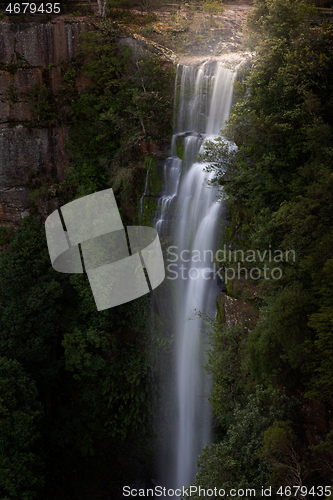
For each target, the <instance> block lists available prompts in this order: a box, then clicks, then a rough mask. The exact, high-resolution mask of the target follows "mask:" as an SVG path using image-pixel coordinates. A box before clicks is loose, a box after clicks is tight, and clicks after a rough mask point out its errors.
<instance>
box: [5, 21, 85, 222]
mask: <svg viewBox="0 0 333 500" xmlns="http://www.w3.org/2000/svg"><path fill="white" fill-rule="evenodd" d="M87 28H88V29H91V27H90V26H89V25H87V24H86V23H84V22H81V23H75V24H66V23H65V21H64V20H63V19H59V20H55V21H53V22H52V23H48V24H36V23H22V24H9V23H5V22H2V23H0V225H13V226H17V225H19V223H20V220H21V218H22V217H25V216H26V215H28V211H27V209H28V206H29V189H28V188H27V182H28V179H29V176H31V174H32V173H34V172H38V173H39V174H40V175H41V176H52V177H55V178H57V179H58V180H62V178H63V174H64V167H65V166H66V165H67V164H68V162H69V157H68V153H67V152H66V148H65V143H66V139H67V136H68V127H66V126H61V127H58V128H53V129H46V128H44V129H36V128H32V127H31V126H30V125H31V124H30V123H29V122H30V121H31V119H32V116H31V103H30V102H29V94H30V93H31V90H32V89H33V84H35V83H38V84H43V83H46V82H47V84H48V85H49V86H50V88H51V89H52V91H53V92H55V93H56V92H58V91H59V90H60V88H61V84H62V73H63V71H64V68H65V65H66V64H68V63H70V62H71V60H72V58H73V56H74V54H75V53H76V51H77V48H78V44H79V35H80V33H81V32H82V30H84V29H87ZM85 83H86V79H85V77H84V75H79V76H78V77H77V78H76V80H75V86H76V88H77V90H78V91H81V90H83V88H84V86H85Z"/></svg>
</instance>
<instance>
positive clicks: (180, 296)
mask: <svg viewBox="0 0 333 500" xmlns="http://www.w3.org/2000/svg"><path fill="white" fill-rule="evenodd" d="M212 73H213V74H212ZM233 77H234V73H232V72H231V71H229V70H228V69H225V68H223V67H221V66H220V65H218V64H217V65H216V67H215V68H214V71H213V72H212V71H211V69H210V68H208V67H207V66H205V65H204V66H202V67H201V68H200V69H198V70H195V69H194V68H193V67H191V66H187V67H186V66H185V67H181V66H179V67H178V70H177V77H176V83H175V91H176V96H175V103H176V104H175V128H176V134H175V135H174V137H173V140H172V154H171V157H170V158H169V159H168V160H167V161H166V163H165V166H164V179H165V191H164V196H162V197H161V199H160V201H159V207H158V214H159V219H158V220H157V221H156V224H155V226H156V229H157V231H158V232H159V233H160V235H162V236H164V235H168V237H169V239H170V237H171V240H172V242H173V243H172V244H173V245H175V246H176V247H177V249H175V248H173V252H174V253H176V254H177V256H178V261H177V262H176V263H175V264H173V267H172V270H173V271H174V273H175V272H177V273H178V275H179V276H178V279H177V282H176V283H177V284H176V289H177V294H176V295H177V297H176V299H175V301H174V317H175V326H174V330H175V332H174V333H175V340H176V342H175V357H176V358H175V360H176V388H175V390H176V392H177V412H178V416H177V432H176V436H175V439H174V440H173V444H172V446H173V452H172V455H173V461H174V467H173V473H172V476H173V477H171V478H169V481H168V483H169V484H170V487H172V488H182V487H183V486H185V487H187V486H188V485H189V484H190V483H191V482H193V480H194V478H195V473H196V470H197V469H196V462H197V460H198V455H199V454H200V453H201V450H202V448H203V446H205V445H206V444H209V442H210V432H211V422H210V407H209V403H208V392H209V387H210V382H209V380H208V378H207V376H206V375H205V373H204V371H203V369H202V365H203V364H204V363H205V357H204V334H203V331H202V330H203V322H202V319H201V318H200V317H198V316H196V315H195V314H194V311H195V310H196V311H200V312H203V313H208V314H214V310H215V300H216V295H217V292H218V287H217V284H216V280H214V279H213V273H212V272H210V271H209V270H208V268H209V269H211V270H212V269H213V261H212V257H211V256H212V254H213V253H215V251H216V249H217V245H218V240H219V236H220V229H219V228H220V226H221V223H220V214H221V205H220V204H218V203H216V194H217V193H216V190H215V189H213V188H208V187H207V185H206V183H205V181H206V179H207V178H209V176H212V175H213V174H208V173H207V172H205V171H204V170H203V168H204V165H203V164H200V163H196V162H195V157H196V155H197V153H198V151H199V149H200V147H201V144H202V142H203V139H204V138H206V139H207V138H213V137H214V136H215V137H216V136H217V135H218V134H219V132H220V130H221V128H222V127H223V122H224V120H226V119H228V116H229V111H230V107H231V101H232V83H233ZM177 144H178V152H179V151H180V149H181V150H182V157H183V160H181V159H180V158H179V157H178V156H177ZM180 144H181V145H182V148H180ZM205 251H206V254H205ZM181 252H183V253H181ZM205 255H206V258H205V257H204V256H205ZM181 256H182V257H183V258H182V257H181ZM191 256H192V260H191ZM173 259H174V260H175V259H176V257H173ZM167 264H168V262H167ZM204 269H205V270H204ZM174 273H173V274H172V277H175V274H174ZM166 275H167V277H168V275H170V273H168V271H167V273H166ZM191 317H192V319H189V318H191Z"/></svg>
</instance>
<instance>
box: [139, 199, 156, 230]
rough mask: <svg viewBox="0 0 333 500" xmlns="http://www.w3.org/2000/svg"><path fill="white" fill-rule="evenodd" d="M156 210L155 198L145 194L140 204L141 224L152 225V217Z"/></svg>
mask: <svg viewBox="0 0 333 500" xmlns="http://www.w3.org/2000/svg"><path fill="white" fill-rule="evenodd" d="M156 210H157V198H156V197H150V196H145V197H144V199H143V204H142V225H143V226H151V227H153V218H154V215H155V212H156Z"/></svg>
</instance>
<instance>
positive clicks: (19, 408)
mask: <svg viewBox="0 0 333 500" xmlns="http://www.w3.org/2000/svg"><path fill="white" fill-rule="evenodd" d="M0 395H1V397H0V495H1V499H2V500H32V499H33V498H36V495H37V493H38V491H39V490H40V489H41V488H42V486H43V476H42V467H41V466H42V463H41V460H40V459H39V457H38V454H36V444H37V440H38V438H39V437H40V434H39V432H38V430H37V424H38V423H39V420H40V418H41V416H42V405H41V403H40V402H39V401H38V394H37V390H36V386H35V384H34V382H33V381H32V380H30V378H29V377H28V376H27V375H26V373H25V372H24V370H23V368H22V366H21V365H20V363H18V361H16V360H11V359H7V358H4V357H1V358H0Z"/></svg>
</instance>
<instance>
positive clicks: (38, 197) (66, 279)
mask: <svg viewBox="0 0 333 500" xmlns="http://www.w3.org/2000/svg"><path fill="white" fill-rule="evenodd" d="M119 34H120V31H119V29H118V28H116V27H114V25H113V24H112V23H108V22H105V23H103V24H102V25H101V26H100V29H98V30H93V31H91V32H86V33H84V34H83V36H82V43H81V51H80V53H79V54H78V56H77V58H76V59H75V60H74V61H73V62H72V63H71V64H70V65H68V66H67V67H63V68H62V70H63V75H64V78H63V86H62V88H61V90H60V92H59V93H58V94H53V92H52V91H51V89H50V87H49V86H48V85H47V84H44V85H36V86H35V88H34V90H33V93H32V96H31V101H32V111H33V117H34V118H33V121H32V123H31V124H30V125H31V126H38V127H54V126H56V125H57V124H59V123H67V124H68V125H70V144H69V148H70V153H71V158H72V163H71V167H70V168H69V169H68V170H67V171H66V175H65V180H64V181H63V182H59V180H57V179H48V178H47V179H45V178H41V177H39V176H31V178H30V181H29V186H30V187H31V188H32V202H33V204H32V214H34V215H31V216H30V217H29V218H26V219H25V220H24V221H23V224H22V227H21V228H19V229H17V230H16V232H12V231H3V232H2V233H1V242H2V244H8V242H9V240H11V242H10V248H9V251H3V252H2V253H1V255H0V288H1V294H0V301H1V309H0V396H1V398H0V448H1V451H0V453H1V458H0V469H1V470H0V498H1V500H14V499H15V500H30V499H35V498H37V499H43V500H44V499H46V498H47V499H48V500H52V499H57V500H60V499H61V500H65V499H70V500H74V499H78V500H84V499H88V498H95V495H99V494H101V495H104V497H105V495H106V496H107V495H108V494H110V493H111V494H112V495H113V496H114V495H117V494H118V493H117V492H118V490H119V489H120V488H121V486H122V485H124V484H130V483H131V482H132V481H134V480H135V479H137V478H138V477H139V478H140V477H142V478H143V479H144V478H145V477H146V475H148V477H151V474H152V473H151V471H150V469H151V468H152V467H153V465H152V464H153V462H152V459H153V456H154V454H153V450H152V439H151V434H152V427H153V426H152V414H153V411H154V408H155V406H156V402H157V401H158V396H159V380H158V361H159V359H160V351H162V352H163V356H164V358H165V356H166V355H167V348H166V347H165V343H163V342H159V336H161V338H162V340H164V338H163V337H162V335H161V332H160V330H159V329H158V328H156V329H155V330H154V337H150V336H149V332H148V327H147V325H148V324H149V321H148V315H149V310H150V299H149V297H148V295H146V296H143V297H141V298H139V299H137V300H135V301H132V302H131V303H128V304H125V305H123V306H119V307H117V308H113V309H108V310H105V311H101V312H98V311H97V310H96V306H95V302H94V299H93V296H92V293H91V289H90V286H89V283H88V280H87V278H86V276H85V275H66V274H61V273H57V272H56V271H54V270H53V269H52V267H51V265H50V259H49V255H48V250H47V245H46V238H45V229H44V225H43V217H42V216H41V215H44V213H45V212H44V211H43V210H41V208H43V209H45V207H49V210H50V211H52V210H54V207H55V206H57V203H58V204H59V203H60V204H64V203H65V202H67V201H70V200H72V199H74V198H75V197H80V196H83V195H85V194H89V193H92V192H95V191H98V190H101V189H105V188H108V187H110V186H111V187H113V189H114V192H115V195H116V198H117V201H118V204H119V208H120V211H121V213H122V219H123V222H124V224H127V223H132V224H133V223H134V224H135V223H136V222H137V221H138V215H139V197H140V195H141V193H142V192H143V188H144V182H145V175H146V169H147V154H146V155H144V154H142V152H141V150H140V143H142V142H143V143H146V144H149V143H151V142H154V143H155V144H156V145H157V146H158V145H159V147H160V148H163V145H164V143H165V140H166V139H167V138H168V136H169V132H170V127H171V112H172V105H171V102H170V101H171V98H172V91H173V68H172V66H171V65H170V64H165V63H164V62H163V61H162V60H161V58H160V57H158V56H157V55H155V56H154V55H153V54H149V53H146V54H144V53H143V55H142V57H135V54H133V53H132V52H131V50H130V49H129V48H125V47H121V46H119V44H118V43H117V39H118V37H119ZM80 72H81V73H82V72H83V73H84V74H85V75H87V77H88V78H89V82H90V83H89V85H88V86H87V87H86V90H85V92H83V93H81V94H78V92H77V91H76V90H75V87H74V81H75V75H76V74H78V73H80ZM48 203H49V205H48ZM158 346H160V347H158Z"/></svg>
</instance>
